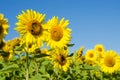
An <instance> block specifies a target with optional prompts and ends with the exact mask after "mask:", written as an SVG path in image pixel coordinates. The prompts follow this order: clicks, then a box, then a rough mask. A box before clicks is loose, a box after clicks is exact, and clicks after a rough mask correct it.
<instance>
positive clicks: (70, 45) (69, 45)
mask: <svg viewBox="0 0 120 80" xmlns="http://www.w3.org/2000/svg"><path fill="white" fill-rule="evenodd" d="M74 45H75V44H67V46H68V47H72V46H74Z"/></svg>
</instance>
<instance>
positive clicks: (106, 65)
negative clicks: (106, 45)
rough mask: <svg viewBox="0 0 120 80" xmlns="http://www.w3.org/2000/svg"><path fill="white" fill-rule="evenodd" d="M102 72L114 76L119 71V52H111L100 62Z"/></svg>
mask: <svg viewBox="0 0 120 80" xmlns="http://www.w3.org/2000/svg"><path fill="white" fill-rule="evenodd" d="M100 67H101V70H102V71H103V72H105V73H110V74H112V73H113V72H115V71H118V70H119V67H120V57H119V56H118V54H117V52H115V51H113V50H109V51H107V52H106V53H105V56H104V58H102V59H101V60H100Z"/></svg>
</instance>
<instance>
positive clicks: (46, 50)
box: [0, 9, 120, 80]
mask: <svg viewBox="0 0 120 80" xmlns="http://www.w3.org/2000/svg"><path fill="white" fill-rule="evenodd" d="M16 18H17V20H18V21H17V22H16V23H15V24H16V26H15V27H14V30H16V31H17V32H18V33H19V34H20V36H19V37H16V38H14V39H12V40H8V41H5V40H4V38H5V36H6V35H7V34H8V28H9V22H8V19H7V18H5V17H4V14H2V13H0V80H120V56H119V54H118V53H117V52H116V51H114V50H106V49H105V47H104V45H103V44H96V45H93V49H87V51H85V47H84V46H80V48H79V49H78V50H76V51H74V52H72V53H70V52H69V48H70V47H72V46H74V44H73V43H70V41H71V38H72V36H71V33H72V30H71V29H70V28H69V27H68V25H69V20H66V19H65V18H62V19H59V17H58V16H53V17H52V18H51V19H49V20H48V21H46V19H45V18H46V14H42V13H40V12H37V11H35V10H32V9H28V10H26V11H22V12H21V14H19V15H17V17H16Z"/></svg>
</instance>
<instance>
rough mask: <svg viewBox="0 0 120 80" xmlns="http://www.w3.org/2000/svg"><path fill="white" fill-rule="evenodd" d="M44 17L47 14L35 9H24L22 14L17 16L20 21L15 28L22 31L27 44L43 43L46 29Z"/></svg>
mask: <svg viewBox="0 0 120 80" xmlns="http://www.w3.org/2000/svg"><path fill="white" fill-rule="evenodd" d="M44 18H45V14H44V15H43V14H41V13H39V12H36V11H33V10H27V11H26V12H24V11H22V14H20V15H18V16H17V19H18V22H17V23H16V28H15V30H17V31H18V32H19V33H20V35H21V37H22V39H23V40H22V41H23V43H25V44H26V46H29V44H36V45H38V46H41V45H43V41H44V33H45V29H44V27H43V26H42V24H43V21H44Z"/></svg>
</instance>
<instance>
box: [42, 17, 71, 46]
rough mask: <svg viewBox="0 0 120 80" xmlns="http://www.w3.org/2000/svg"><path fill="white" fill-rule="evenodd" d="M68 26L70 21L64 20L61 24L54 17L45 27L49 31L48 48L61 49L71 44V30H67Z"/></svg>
mask: <svg viewBox="0 0 120 80" xmlns="http://www.w3.org/2000/svg"><path fill="white" fill-rule="evenodd" d="M68 24H69V21H68V20H64V18H62V19H61V20H60V22H59V21H58V17H55V16H54V17H53V18H52V19H51V20H49V21H48V22H47V23H46V24H45V25H44V26H45V27H46V28H47V29H48V36H47V46H50V47H51V48H56V47H59V48H61V47H64V46H65V45H66V44H68V43H69V42H70V39H71V36H70V34H71V29H69V28H67V26H68Z"/></svg>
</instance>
